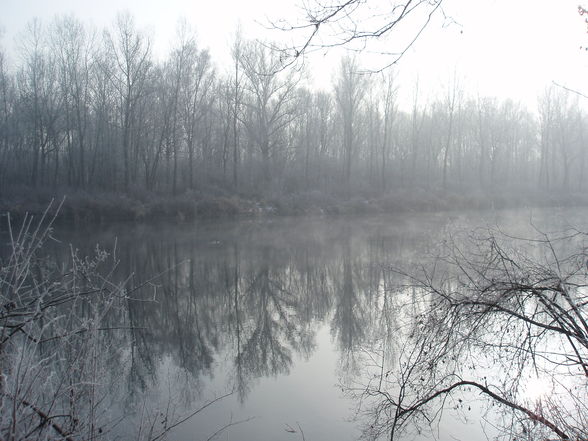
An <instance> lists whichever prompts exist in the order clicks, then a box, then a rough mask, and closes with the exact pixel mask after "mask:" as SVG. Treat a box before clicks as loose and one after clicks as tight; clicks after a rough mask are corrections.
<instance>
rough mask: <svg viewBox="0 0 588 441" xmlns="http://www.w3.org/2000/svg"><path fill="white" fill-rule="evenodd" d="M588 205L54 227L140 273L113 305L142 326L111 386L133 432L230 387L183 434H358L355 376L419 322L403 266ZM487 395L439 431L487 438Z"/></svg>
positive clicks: (581, 217)
mask: <svg viewBox="0 0 588 441" xmlns="http://www.w3.org/2000/svg"><path fill="white" fill-rule="evenodd" d="M585 215H586V212H585V210H583V209H575V210H565V211H559V212H558V211H551V210H539V211H535V212H530V211H528V210H519V211H516V210H515V211H499V212H490V211H488V212H463V213H461V212H449V213H439V214H410V215H384V216H374V217H357V218H328V217H326V218H302V219H300V218H283V219H265V220H244V221H239V222H221V223H197V224H183V225H178V224H170V223H163V224H160V225H157V226H150V225H143V226H138V227H137V226H135V227H131V226H128V225H124V224H120V225H113V226H110V227H107V228H105V229H103V230H100V229H97V230H95V231H94V234H93V236H91V237H90V236H88V235H87V234H86V233H82V234H76V233H69V234H68V233H67V232H59V231H58V232H57V236H58V237H60V238H61V240H62V241H63V242H65V243H67V242H71V243H72V244H73V246H74V247H75V248H78V249H79V252H80V253H82V254H84V253H86V254H87V253H91V252H92V250H93V249H94V248H95V245H96V243H100V244H101V246H102V247H103V248H104V249H106V250H107V251H108V252H109V253H111V254H112V255H113V256H116V260H117V261H118V264H117V267H116V269H115V278H117V279H118V278H120V280H122V279H124V278H126V277H127V276H128V275H131V276H130V278H129V279H128V281H127V289H128V290H129V292H131V295H130V297H131V299H130V300H128V303H127V304H126V306H125V308H124V310H123V311H121V314H120V316H119V317H117V318H113V321H116V320H121V323H120V324H121V325H125V326H129V327H131V328H132V329H133V331H132V332H131V333H130V335H129V334H121V335H120V336H119V337H120V340H116V341H115V342H114V343H113V349H115V350H116V351H117V352H118V354H119V356H118V362H117V364H115V365H114V366H113V367H112V369H113V371H115V372H117V373H118V374H117V375H119V381H120V383H119V384H118V386H117V390H114V391H113V394H115V395H116V394H121V392H122V394H121V399H122V401H120V404H122V406H121V407H120V408H117V411H116V412H114V414H117V413H121V414H122V413H125V414H128V416H129V418H128V419H125V420H124V421H123V422H122V423H121V424H120V425H119V426H117V428H116V431H121V433H127V434H128V433H131V432H132V430H133V429H132V428H133V421H136V419H137V418H139V416H140V410H141V409H142V408H143V407H145V406H146V404H145V403H147V407H153V408H156V407H157V406H170V405H171V406H172V408H173V409H174V413H175V414H176V415H178V416H179V415H184V414H186V413H188V412H189V410H190V409H195V408H198V407H199V406H200V405H201V403H203V402H205V401H208V400H210V399H212V398H214V397H216V396H220V395H223V394H224V393H226V392H230V391H232V392H233V394H232V395H231V396H229V397H227V398H225V399H223V400H221V401H219V402H218V403H216V404H214V405H213V406H211V407H210V408H208V409H206V411H205V412H204V413H202V414H199V415H196V416H195V417H194V418H193V419H191V420H189V421H188V422H186V423H185V424H183V425H182V426H180V427H179V428H178V429H177V430H176V431H174V432H173V438H174V439H181V440H183V439H185V440H188V439H194V438H196V439H206V438H208V436H210V435H211V434H213V433H214V432H216V430H218V429H219V428H220V427H222V426H224V425H226V424H229V423H231V422H237V421H246V422H243V423H240V424H238V425H236V426H233V427H230V428H229V429H226V434H225V435H224V436H228V437H229V438H233V437H238V438H239V439H243V440H255V439H283V440H289V439H292V437H293V436H301V435H300V429H302V431H303V432H304V434H305V437H306V439H335V438H336V439H342V440H353V439H357V438H358V437H359V435H360V433H361V429H362V428H363V427H364V426H365V425H366V424H370V420H369V418H370V415H363V414H361V413H360V414H356V410H357V406H358V402H357V401H356V400H353V399H351V397H350V396H349V394H348V392H349V389H350V388H353V387H357V386H358V385H361V384H362V383H363V382H365V381H366V377H365V375H366V374H368V373H369V372H370V368H369V366H370V364H371V362H370V356H369V354H370V353H372V352H370V351H372V350H374V348H379V347H380V346H379V344H380V343H379V342H381V341H382V339H385V338H388V339H390V341H392V342H395V343H393V347H392V346H391V347H389V349H388V350H389V353H388V354H387V357H390V359H394V357H395V354H396V353H397V352H396V351H398V350H399V348H401V347H402V340H403V338H406V337H403V332H404V331H401V328H402V323H404V322H405V321H406V320H407V319H409V318H408V317H409V315H410V314H409V315H407V310H406V305H408V304H410V301H409V300H410V298H411V295H413V294H411V293H410V291H406V289H405V288H403V286H404V285H406V284H407V283H408V280H407V279H406V278H405V277H404V276H401V275H399V274H398V273H395V272H393V271H391V268H403V269H407V270H415V269H416V268H417V267H419V266H420V265H428V264H429V263H430V262H431V261H432V260H431V259H432V258H433V257H434V256H435V255H436V253H437V251H438V249H439V247H440V246H441V245H442V244H443V242H444V241H446V240H447V239H448V238H449V237H450V235H456V234H459V233H460V232H462V233H463V232H464V231H471V230H474V229H476V228H478V227H485V226H488V225H490V226H492V225H494V226H497V225H498V226H500V227H501V228H502V229H503V230H504V231H508V232H510V233H512V234H516V235H521V236H524V235H533V234H535V233H536V230H534V229H533V227H531V226H530V225H529V220H532V222H533V224H534V225H535V227H537V228H541V229H542V230H543V231H549V232H554V231H562V230H564V229H566V228H567V227H568V226H569V225H570V224H572V225H574V224H575V226H576V227H578V228H582V226H583V225H584V226H585V225H586V223H585ZM52 249H53V250H54V251H53V253H54V254H53V258H55V259H56V260H60V259H61V260H63V259H65V260H67V249H66V247H63V246H62V244H54V246H53V247H52ZM395 336H396V337H395ZM394 347H396V348H397V349H396V350H395V349H394ZM170 403H171V404H170ZM472 406H474V405H472ZM482 408H483V405H482V404H479V403H478V404H476V405H475V407H474V409H473V410H470V411H469V412H466V416H467V417H469V420H468V421H469V422H468V423H467V424H466V425H465V426H464V424H463V422H460V421H461V419H460V417H458V416H457V414H456V415H454V414H453V413H452V410H451V408H450V407H448V409H447V416H446V417H445V418H444V420H443V421H442V425H441V427H442V429H441V430H442V432H441V433H443V434H444V435H443V436H445V435H447V436H449V434H454V435H455V436H463V435H464V434H468V439H484V438H483V436H482V432H480V431H479V430H478V429H479V417H480V416H481V415H482V414H483V413H482ZM250 418H253V419H250ZM249 419H250V420H249ZM474 422H475V423H474ZM488 430H490V429H488ZM293 431H296V433H294V432H293ZM474 433H479V436H478V437H477V438H476V437H474ZM425 439H426V438H425Z"/></svg>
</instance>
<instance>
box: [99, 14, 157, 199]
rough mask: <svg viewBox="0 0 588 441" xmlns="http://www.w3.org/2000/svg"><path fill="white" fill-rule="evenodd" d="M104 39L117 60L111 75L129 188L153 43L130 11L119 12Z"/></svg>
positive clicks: (134, 163)
mask: <svg viewBox="0 0 588 441" xmlns="http://www.w3.org/2000/svg"><path fill="white" fill-rule="evenodd" d="M104 41H105V44H106V48H107V51H108V53H109V55H110V56H111V57H112V59H113V60H114V63H115V66H114V71H113V72H111V75H110V79H111V81H112V84H113V86H114V88H115V89H116V91H117V94H118V112H119V118H120V125H121V130H122V146H121V148H122V153H123V167H124V187H125V189H128V188H129V184H130V183H131V178H132V174H133V172H134V169H135V165H136V164H137V163H138V161H136V160H135V159H136V158H135V157H134V156H135V155H134V154H133V152H134V151H135V152H136V146H135V144H134V143H133V139H132V136H133V131H134V128H135V126H136V124H137V122H136V120H135V116H136V108H137V105H138V101H139V99H141V97H142V96H143V94H144V93H145V83H146V81H147V76H148V73H149V69H150V67H151V59H150V56H151V43H150V41H149V39H147V38H146V37H145V36H143V35H142V34H141V33H140V32H138V31H137V29H136V28H135V22H134V20H133V18H132V17H131V16H130V15H129V14H128V13H122V14H119V15H118V16H117V19H116V25H115V28H114V30H113V31H112V32H105V35H104Z"/></svg>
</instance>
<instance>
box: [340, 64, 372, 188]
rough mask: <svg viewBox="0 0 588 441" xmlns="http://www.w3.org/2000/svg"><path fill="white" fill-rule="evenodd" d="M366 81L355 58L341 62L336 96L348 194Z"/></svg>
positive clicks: (344, 178)
mask: <svg viewBox="0 0 588 441" xmlns="http://www.w3.org/2000/svg"><path fill="white" fill-rule="evenodd" d="M365 81H366V77H365V76H363V75H361V73H360V72H359V71H358V64H357V61H356V60H355V59H354V58H350V57H346V58H344V59H343V60H342V61H341V66H340V70H339V78H338V81H337V83H336V85H335V96H336V98H337V104H338V105H339V111H340V112H341V119H342V123H343V152H342V153H343V158H344V159H343V164H344V165H343V170H344V171H343V184H344V186H345V190H346V191H347V194H349V192H350V190H351V188H350V185H351V164H352V162H353V151H354V148H355V145H356V142H357V135H356V131H357V127H356V126H357V116H356V115H357V113H358V112H359V110H360V109H359V106H360V105H361V103H362V101H363V93H364V91H365V89H364V87H365Z"/></svg>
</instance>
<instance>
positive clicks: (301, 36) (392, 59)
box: [271, 0, 448, 71]
mask: <svg viewBox="0 0 588 441" xmlns="http://www.w3.org/2000/svg"><path fill="white" fill-rule="evenodd" d="M442 3H443V0H408V1H405V2H397V1H385V2H374V1H369V0H346V1H320V0H312V1H304V2H303V5H302V7H301V9H302V15H303V16H304V17H303V18H302V19H301V20H300V21H299V22H297V23H291V22H289V21H288V20H279V21H276V22H272V23H271V27H273V28H275V29H279V30H282V31H285V32H290V33H292V34H294V35H295V39H296V41H298V42H299V43H294V44H293V45H291V46H289V47H287V48H282V52H283V53H284V56H283V60H284V62H285V63H286V65H291V64H293V63H296V62H297V61H301V60H303V59H304V56H305V55H306V54H308V53H311V52H317V51H319V52H320V51H326V50H328V49H332V48H337V47H345V48H346V49H348V50H351V51H355V52H363V51H368V52H373V53H377V54H380V55H386V57H387V58H386V61H385V65H384V66H382V67H381V68H379V70H378V71H381V70H384V69H386V68H387V67H390V66H392V65H393V64H395V63H397V62H398V61H399V60H400V58H402V56H403V55H404V54H405V53H406V52H407V51H408V50H409V49H410V48H411V47H412V46H413V44H414V43H415V42H416V41H417V39H418V38H419V37H420V35H421V34H422V33H423V31H424V30H425V28H426V27H427V26H428V25H429V23H430V22H431V20H432V18H433V16H434V15H435V14H436V13H437V12H441V13H442V14H443V16H444V17H445V20H448V18H447V16H446V15H445V13H444V12H443V10H442V8H441V5H442ZM392 34H394V36H395V37H397V38H396V40H395V44H394V49H390V48H391V47H392V46H391V45H390V44H389V40H388V39H387V37H390V36H391V35H392ZM375 42H377V43H379V47H377V48H375V50H374V51H372V50H371V49H372V46H374V47H375V46H376V45H375ZM398 42H399V43H398Z"/></svg>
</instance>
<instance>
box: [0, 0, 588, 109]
mask: <svg viewBox="0 0 588 441" xmlns="http://www.w3.org/2000/svg"><path fill="white" fill-rule="evenodd" d="M299 1H300V0H216V1H214V0H213V1H211V0H206V1H204V0H164V1H155V0H101V1H96V0H92V1H87V0H0V11H2V13H1V14H0V26H2V27H3V29H4V37H3V38H2V44H3V46H4V47H5V48H6V49H7V50H8V53H9V55H11V56H12V55H13V51H12V50H11V48H12V47H13V45H14V39H15V38H16V37H17V35H18V32H20V31H22V30H23V28H24V27H25V25H26V23H27V22H28V21H29V20H31V19H32V18H33V17H39V18H42V19H43V20H44V21H47V22H48V21H50V20H51V19H52V18H53V17H54V16H55V15H62V14H72V13H73V14H74V15H75V16H77V17H78V18H80V19H82V20H83V21H85V22H87V23H91V24H93V25H94V26H95V27H97V28H99V29H100V28H103V27H105V26H108V25H110V24H111V23H112V22H113V20H114V17H115V16H116V13H117V12H119V11H122V10H128V11H129V12H131V13H132V15H133V16H134V17H135V18H136V21H137V23H138V25H139V26H140V27H142V28H146V29H148V31H149V33H150V34H151V35H152V38H153V43H154V49H155V51H156V54H158V55H159V56H161V55H162V54H164V53H165V52H166V51H167V49H168V48H169V47H170V45H171V41H172V39H173V36H174V33H175V27H176V24H177V22H178V19H179V18H180V17H184V18H186V20H187V21H188V22H189V23H191V24H192V25H193V26H194V27H195V29H196V31H197V35H198V40H199V42H200V43H201V45H202V46H205V47H208V48H210V50H211V53H212V55H213V58H214V59H215V60H216V62H217V64H218V65H219V66H220V68H221V69H222V64H223V63H226V61H227V60H228V59H229V55H228V54H229V50H228V47H229V44H230V41H231V39H232V36H233V35H234V32H235V28H236V26H237V23H241V27H242V29H243V32H244V34H245V35H246V36H248V37H261V38H265V39H268V38H270V39H279V38H281V35H280V32H279V31H275V30H274V31H269V30H267V29H264V27H263V26H262V24H264V23H267V20H266V17H269V18H272V19H278V18H281V17H283V16H292V14H293V13H295V12H296V10H297V9H296V8H297V7H296V4H297V3H299ZM388 1H390V0H378V2H379V3H380V4H386V3H387V2H388ZM577 5H578V0H445V3H444V8H445V11H446V13H447V14H448V15H449V16H451V17H452V18H453V19H454V20H455V21H456V22H458V23H459V25H449V26H447V24H448V23H449V21H448V20H444V19H443V18H442V16H439V17H438V19H437V20H436V21H435V22H433V23H432V24H431V26H430V27H429V29H427V31H426V33H425V34H424V35H423V36H422V38H421V39H420V40H419V41H418V43H417V44H416V45H415V46H414V48H413V49H412V50H411V51H409V53H407V54H406V56H405V57H404V58H403V60H402V61H401V63H400V64H399V67H398V71H399V79H400V82H401V85H408V86H410V87H412V86H413V84H414V82H415V78H416V77H417V76H418V78H419V84H420V89H421V91H424V92H423V93H425V94H427V95H430V94H433V95H434V94H436V93H438V94H442V93H443V89H444V88H445V89H446V88H447V84H448V83H449V79H450V77H451V76H452V75H453V74H454V72H455V73H456V74H457V76H458V77H459V78H460V79H461V82H462V83H463V84H464V88H465V89H466V90H467V91H469V92H470V93H476V92H478V91H479V93H480V94H482V95H494V96H497V97H499V98H505V97H512V98H513V99H515V100H521V101H523V102H524V103H525V104H527V105H529V106H534V105H535V103H536V97H537V95H538V94H539V93H541V91H542V89H543V88H544V87H545V86H546V85H548V84H549V83H551V82H552V81H556V82H558V83H562V84H565V85H566V86H568V87H572V88H575V89H578V90H581V91H582V92H584V93H587V94H588V85H586V86H585V81H586V78H588V76H587V74H588V52H587V51H585V50H582V49H580V47H581V46H583V45H587V46H588V35H587V34H586V26H585V25H584V24H583V18H582V17H580V16H579V14H578V12H577ZM313 58H314V63H315V64H314V65H312V66H311V69H310V73H311V75H313V76H314V77H315V78H316V83H317V84H318V85H319V87H329V86H328V85H329V80H330V79H331V77H332V71H331V69H330V65H331V64H335V63H336V57H335V56H334V55H331V56H327V57H326V58H325V59H324V60H323V59H321V58H322V56H314V57H313ZM317 60H318V61H320V64H319V63H317ZM374 60H376V63H377V60H378V59H377V58H374V57H372V58H371V59H369V60H367V61H366V62H367V63H370V62H371V63H373V62H374ZM406 89H408V88H406Z"/></svg>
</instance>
